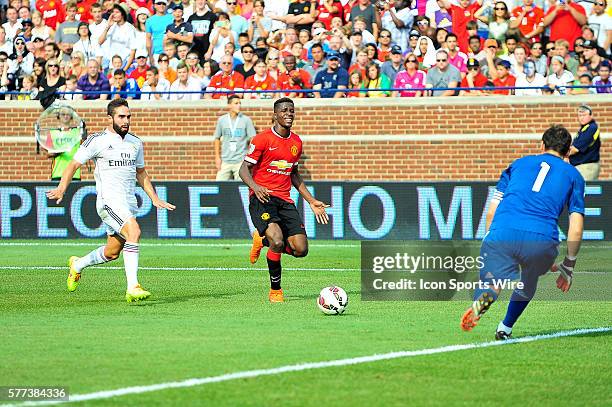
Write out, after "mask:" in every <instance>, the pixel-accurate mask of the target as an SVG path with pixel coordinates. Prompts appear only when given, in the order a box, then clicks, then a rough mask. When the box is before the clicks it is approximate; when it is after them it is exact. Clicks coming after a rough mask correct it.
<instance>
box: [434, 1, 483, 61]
mask: <svg viewBox="0 0 612 407" xmlns="http://www.w3.org/2000/svg"><path fill="white" fill-rule="evenodd" d="M443 1H444V7H445V8H446V9H447V10H450V13H451V16H452V17H453V32H454V33H455V34H456V35H457V40H458V42H459V49H461V50H467V49H468V33H467V23H468V21H473V20H476V18H475V17H474V14H475V13H476V12H477V11H478V9H479V8H480V6H481V4H482V0H476V1H474V3H472V4H470V0H459V5H458V6H456V5H454V4H451V3H450V1H449V0H443Z"/></svg>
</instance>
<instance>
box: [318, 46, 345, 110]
mask: <svg viewBox="0 0 612 407" xmlns="http://www.w3.org/2000/svg"><path fill="white" fill-rule="evenodd" d="M348 77H349V75H348V72H347V71H346V69H344V68H342V67H340V55H339V54H338V52H336V51H330V52H328V54H327V69H325V70H322V71H320V72H319V73H317V76H316V77H315V80H314V85H313V87H312V88H313V89H314V90H318V91H319V92H314V95H315V98H335V99H336V98H341V97H344V92H342V91H333V90H329V89H346V88H347V87H348Z"/></svg>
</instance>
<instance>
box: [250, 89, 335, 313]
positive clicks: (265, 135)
mask: <svg viewBox="0 0 612 407" xmlns="http://www.w3.org/2000/svg"><path fill="white" fill-rule="evenodd" d="M294 118H295V108H294V105H293V101H292V100H291V99H289V98H281V99H278V100H277V101H276V102H274V118H273V123H274V125H273V126H272V128H270V129H268V130H265V131H263V132H261V133H259V134H257V135H256V136H255V137H253V140H251V145H250V148H249V151H248V153H247V155H246V156H245V157H244V162H243V163H242V167H240V172H239V174H240V178H242V180H243V181H244V183H245V184H247V185H248V186H249V188H250V190H249V193H250V197H249V212H250V214H251V220H252V221H253V225H254V226H255V228H256V230H255V232H253V247H252V248H251V263H255V262H256V261H257V259H258V258H259V254H260V253H261V249H262V248H263V246H269V249H268V253H267V255H266V258H267V260H268V270H269V272H270V295H269V299H270V302H283V301H284V298H283V290H282V289H281V255H282V254H283V253H285V254H290V255H292V256H294V257H304V256H306V255H307V254H308V240H307V238H306V231H305V230H304V225H303V223H302V219H301V217H300V215H299V213H298V211H297V208H296V207H295V203H294V202H293V201H292V200H291V196H290V191H291V186H292V185H293V186H294V187H295V188H296V189H297V190H298V192H299V193H300V195H302V197H303V198H304V199H305V200H306V201H307V202H308V203H309V204H310V208H311V209H312V212H313V213H314V214H315V218H316V219H317V222H319V223H323V224H326V223H327V222H328V221H329V217H328V216H327V212H325V208H327V207H329V205H326V204H324V203H323V202H321V201H319V200H317V199H315V198H314V197H313V196H312V195H311V193H310V192H309V191H308V189H306V184H304V180H303V179H302V176H301V175H300V173H299V170H298V162H299V160H300V156H301V155H302V140H301V139H300V137H299V136H298V135H297V134H295V133H294V132H292V131H291V126H292V125H293V120H294Z"/></svg>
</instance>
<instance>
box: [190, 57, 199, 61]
mask: <svg viewBox="0 0 612 407" xmlns="http://www.w3.org/2000/svg"><path fill="white" fill-rule="evenodd" d="M187 59H190V60H192V61H193V60H194V59H196V60H197V59H199V58H198V57H187Z"/></svg>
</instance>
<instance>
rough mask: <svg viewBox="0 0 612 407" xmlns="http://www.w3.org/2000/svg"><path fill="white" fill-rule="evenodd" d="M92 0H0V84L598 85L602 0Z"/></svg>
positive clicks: (147, 87) (439, 90) (369, 92)
mask: <svg viewBox="0 0 612 407" xmlns="http://www.w3.org/2000/svg"><path fill="white" fill-rule="evenodd" d="M3 1H4V2H6V0H0V5H1V4H2V2H3ZM98 1H99V2H98V3H96V2H95V0H84V1H79V2H74V1H73V0H71V1H69V2H67V3H63V4H62V2H61V0H29V1H28V0H10V1H9V4H6V5H4V6H3V7H2V10H3V11H2V27H1V28H0V91H2V92H7V91H20V92H21V93H20V94H6V93H5V96H4V97H5V98H13V99H38V100H40V101H41V104H42V105H43V106H48V105H50V104H51V103H52V102H53V100H54V99H55V98H56V97H57V91H60V92H72V93H69V94H68V93H66V94H63V96H61V97H63V98H65V99H98V98H101V99H107V98H115V97H124V98H128V99H169V100H195V99H201V98H213V99H216V98H225V97H227V95H228V94H230V93H228V92H227V91H235V90H251V91H262V90H263V91H270V90H283V91H284V92H283V94H284V95H287V96H290V97H316V98H320V97H321V98H340V97H348V98H352V97H389V96H394V97H420V96H428V95H434V96H453V95H488V94H491V93H492V94H501V95H506V94H516V95H540V94H547V93H555V94H561V95H563V94H584V93H610V92H611V87H609V86H608V87H606V85H609V84H610V66H611V65H610V43H611V41H612V9H608V8H607V0H589V1H588V2H586V1H585V2H578V3H577V2H574V1H573V0H506V1H501V0H496V1H491V0H476V1H474V2H470V0H457V3H453V2H451V0H397V1H395V2H392V1H391V2H387V1H385V0H381V1H379V2H377V3H371V1H370V0H342V1H336V0H317V1H314V2H309V1H307V0H296V1H294V2H288V0H218V1H216V2H214V3H211V2H210V1H208V0H179V1H173V0H153V1H152V0H128V1H127V2H120V1H112V0H98ZM213 1H214V0H213ZM572 85H583V86H585V87H582V88H568V86H572ZM592 85H600V86H598V87H590V88H589V87H588V86H592ZM457 87H462V88H481V89H464V90H458V89H455V88H457ZM505 87H517V88H518V89H516V90H513V89H507V88H505ZM428 88H434V89H432V90H429V89H428ZM304 89H306V90H308V89H312V92H300V90H304ZM390 89H394V90H390ZM418 89H421V90H418ZM92 91H98V92H97V93H89V92H92ZM168 91H182V92H183V93H175V92H169V93H163V92H168ZM202 91H206V92H202ZM102 92H107V93H106V94H104V93H102ZM146 92H160V93H146ZM241 96H242V97H244V98H272V97H278V96H280V94H279V93H276V94H273V93H265V92H258V93H256V92H254V93H244V94H243V95H242V94H241Z"/></svg>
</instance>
